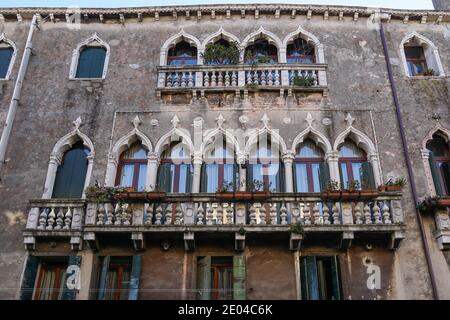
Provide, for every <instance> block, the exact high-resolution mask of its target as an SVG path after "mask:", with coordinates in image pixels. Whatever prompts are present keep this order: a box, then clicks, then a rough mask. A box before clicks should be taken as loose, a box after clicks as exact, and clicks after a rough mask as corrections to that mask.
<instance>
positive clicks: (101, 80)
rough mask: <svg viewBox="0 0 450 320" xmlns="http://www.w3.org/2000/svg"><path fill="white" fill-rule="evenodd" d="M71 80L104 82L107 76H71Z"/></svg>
mask: <svg viewBox="0 0 450 320" xmlns="http://www.w3.org/2000/svg"><path fill="white" fill-rule="evenodd" d="M69 80H71V81H90V82H103V81H104V80H105V78H69Z"/></svg>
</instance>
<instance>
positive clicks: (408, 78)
mask: <svg viewBox="0 0 450 320" xmlns="http://www.w3.org/2000/svg"><path fill="white" fill-rule="evenodd" d="M445 78H446V76H407V77H406V79H407V80H439V79H445Z"/></svg>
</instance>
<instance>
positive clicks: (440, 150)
mask: <svg viewBox="0 0 450 320" xmlns="http://www.w3.org/2000/svg"><path fill="white" fill-rule="evenodd" d="M427 149H428V150H429V151H430V152H432V153H433V155H434V156H435V157H450V152H449V146H448V144H447V142H446V141H445V139H444V138H442V137H441V136H439V135H434V136H433V140H431V141H430V142H428V143H427Z"/></svg>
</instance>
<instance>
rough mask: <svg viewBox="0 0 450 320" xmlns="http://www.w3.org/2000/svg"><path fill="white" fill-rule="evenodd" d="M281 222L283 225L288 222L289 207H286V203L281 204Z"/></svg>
mask: <svg viewBox="0 0 450 320" xmlns="http://www.w3.org/2000/svg"><path fill="white" fill-rule="evenodd" d="M280 223H281V224H282V225H286V224H287V209H286V206H285V205H284V203H283V204H282V205H281V208H280Z"/></svg>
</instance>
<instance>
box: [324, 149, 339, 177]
mask: <svg viewBox="0 0 450 320" xmlns="http://www.w3.org/2000/svg"><path fill="white" fill-rule="evenodd" d="M325 161H326V162H327V163H328V167H329V169H330V180H334V181H337V182H339V183H340V182H341V177H340V174H339V154H338V152H337V151H328V152H327V153H326V155H325Z"/></svg>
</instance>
